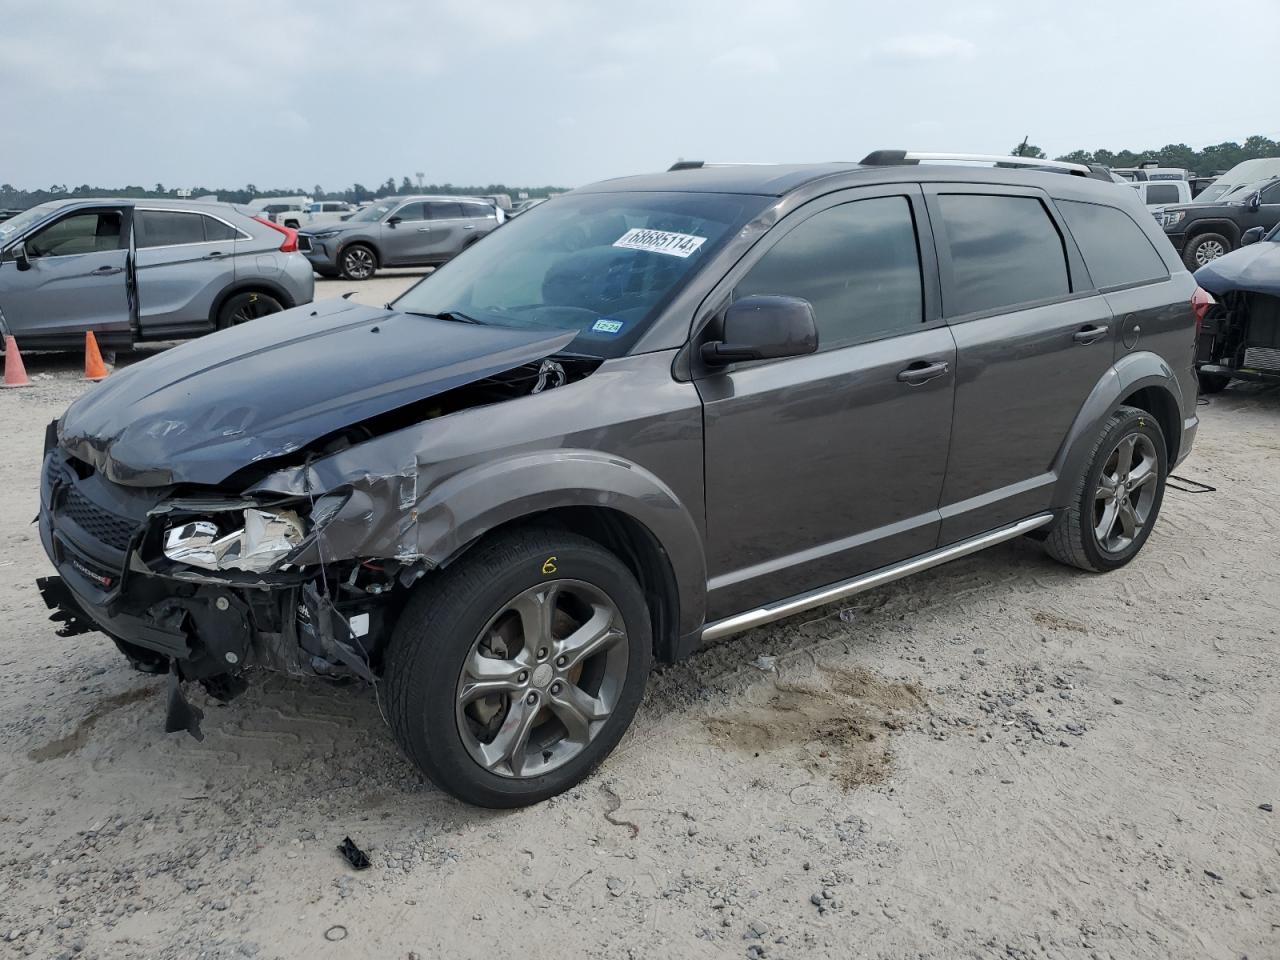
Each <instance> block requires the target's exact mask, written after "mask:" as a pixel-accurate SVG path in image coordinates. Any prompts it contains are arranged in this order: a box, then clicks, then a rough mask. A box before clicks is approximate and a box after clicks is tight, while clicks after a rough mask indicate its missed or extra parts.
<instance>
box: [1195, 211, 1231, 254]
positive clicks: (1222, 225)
mask: <svg viewBox="0 0 1280 960" xmlns="http://www.w3.org/2000/svg"><path fill="white" fill-rule="evenodd" d="M1186 233H1187V240H1186V242H1187V243H1190V242H1191V241H1192V240H1194V239H1195V238H1196V237H1198V236H1200V234H1202V233H1220V234H1222V235H1223V236H1224V237H1226V238H1227V239H1228V240H1230V241H1231V243H1232V244H1233V245H1234V246H1237V247H1238V246H1239V245H1240V225H1239V224H1237V223H1236V222H1235V221H1233V220H1230V219H1227V218H1225V217H1223V218H1218V217H1206V218H1205V219H1203V220H1193V221H1191V223H1189V224H1187V231H1186Z"/></svg>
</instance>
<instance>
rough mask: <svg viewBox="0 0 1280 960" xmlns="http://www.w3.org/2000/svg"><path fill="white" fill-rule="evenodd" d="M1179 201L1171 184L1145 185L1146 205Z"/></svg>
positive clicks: (1176, 192)
mask: <svg viewBox="0 0 1280 960" xmlns="http://www.w3.org/2000/svg"><path fill="white" fill-rule="evenodd" d="M1179 199H1180V197H1179V194H1178V188H1177V187H1176V186H1175V185H1174V184H1172V183H1149V184H1147V203H1177V202H1178V200H1179ZM1073 232H1074V231H1073Z"/></svg>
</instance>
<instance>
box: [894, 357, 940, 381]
mask: <svg viewBox="0 0 1280 960" xmlns="http://www.w3.org/2000/svg"><path fill="white" fill-rule="evenodd" d="M950 369H951V364H949V363H947V362H946V361H945V360H940V361H938V362H937V363H930V362H929V361H928V360H917V361H916V362H915V363H913V364H912V365H911V366H909V367H907V369H905V370H903V371H900V372H899V373H898V382H899V383H909V384H911V386H913V387H917V386H919V385H920V384H922V383H928V382H929V381H930V380H933V379H936V378H937V377H941V376H943V375H944V374H945V373H947V371H949V370H950Z"/></svg>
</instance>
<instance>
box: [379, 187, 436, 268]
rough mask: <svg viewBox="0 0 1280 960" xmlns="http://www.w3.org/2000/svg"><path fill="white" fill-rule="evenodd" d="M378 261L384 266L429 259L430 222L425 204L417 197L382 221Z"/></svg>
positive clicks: (420, 261) (403, 264)
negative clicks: (380, 258) (380, 250)
mask: <svg viewBox="0 0 1280 960" xmlns="http://www.w3.org/2000/svg"><path fill="white" fill-rule="evenodd" d="M380 236H381V238H382V262H383V265H384V266H393V265H401V266H412V265H414V264H420V263H422V262H424V261H425V260H427V259H428V258H429V251H430V250H431V224H430V223H429V222H428V221H427V212H426V204H424V203H423V202H422V201H421V200H414V201H413V202H411V203H406V204H403V205H402V206H401V207H400V208H399V209H397V210H396V211H395V212H394V213H392V214H391V216H389V217H387V218H386V219H385V220H383V221H382V226H381V233H380Z"/></svg>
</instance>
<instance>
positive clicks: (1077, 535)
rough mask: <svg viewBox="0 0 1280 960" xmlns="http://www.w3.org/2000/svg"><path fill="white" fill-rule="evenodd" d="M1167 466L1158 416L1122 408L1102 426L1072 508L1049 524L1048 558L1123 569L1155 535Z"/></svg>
mask: <svg viewBox="0 0 1280 960" xmlns="http://www.w3.org/2000/svg"><path fill="white" fill-rule="evenodd" d="M1126 451H1127V452H1126ZM1167 470H1168V454H1167V447H1166V444H1165V440H1164V433H1163V431H1161V429H1160V424H1159V423H1157V422H1156V419H1155V417H1153V416H1151V414H1149V413H1147V412H1146V411H1145V410H1139V409H1137V408H1136V407H1121V408H1120V409H1119V410H1117V411H1116V412H1115V413H1113V414H1112V415H1111V417H1110V418H1109V419H1108V420H1107V422H1106V424H1104V425H1103V428H1102V431H1101V433H1100V434H1099V435H1098V439H1097V441H1096V442H1095V443H1094V445H1093V450H1092V452H1091V453H1090V455H1089V462H1088V465H1087V466H1086V467H1085V469H1084V470H1083V471H1082V472H1081V474H1080V478H1079V480H1077V481H1076V485H1075V488H1074V490H1073V491H1072V495H1071V503H1070V506H1068V507H1067V509H1066V510H1065V511H1064V512H1063V513H1062V514H1061V515H1060V516H1059V517H1058V518H1057V519H1056V520H1055V521H1054V523H1053V526H1051V527H1050V528H1049V536H1048V537H1046V538H1045V541H1044V547H1045V550H1046V551H1047V552H1048V554H1049V556H1051V557H1053V558H1054V559H1055V560H1058V561H1059V562H1061V563H1065V564H1068V565H1070V566H1073V567H1079V568H1080V569H1081V570H1089V571H1092V572H1094V573H1103V572H1106V571H1110V570H1116V569H1118V568H1120V567H1123V566H1124V565H1125V564H1126V563H1128V562H1129V561H1130V560H1132V559H1133V558H1134V557H1135V556H1137V555H1138V551H1139V550H1141V549H1142V545H1143V544H1144V543H1146V542H1147V537H1149V536H1150V535H1151V528H1152V527H1153V526H1154V525H1155V522H1156V518H1157V517H1158V516H1159V515H1160V504H1161V502H1162V501H1163V500H1164V485H1165V476H1166V474H1167Z"/></svg>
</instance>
